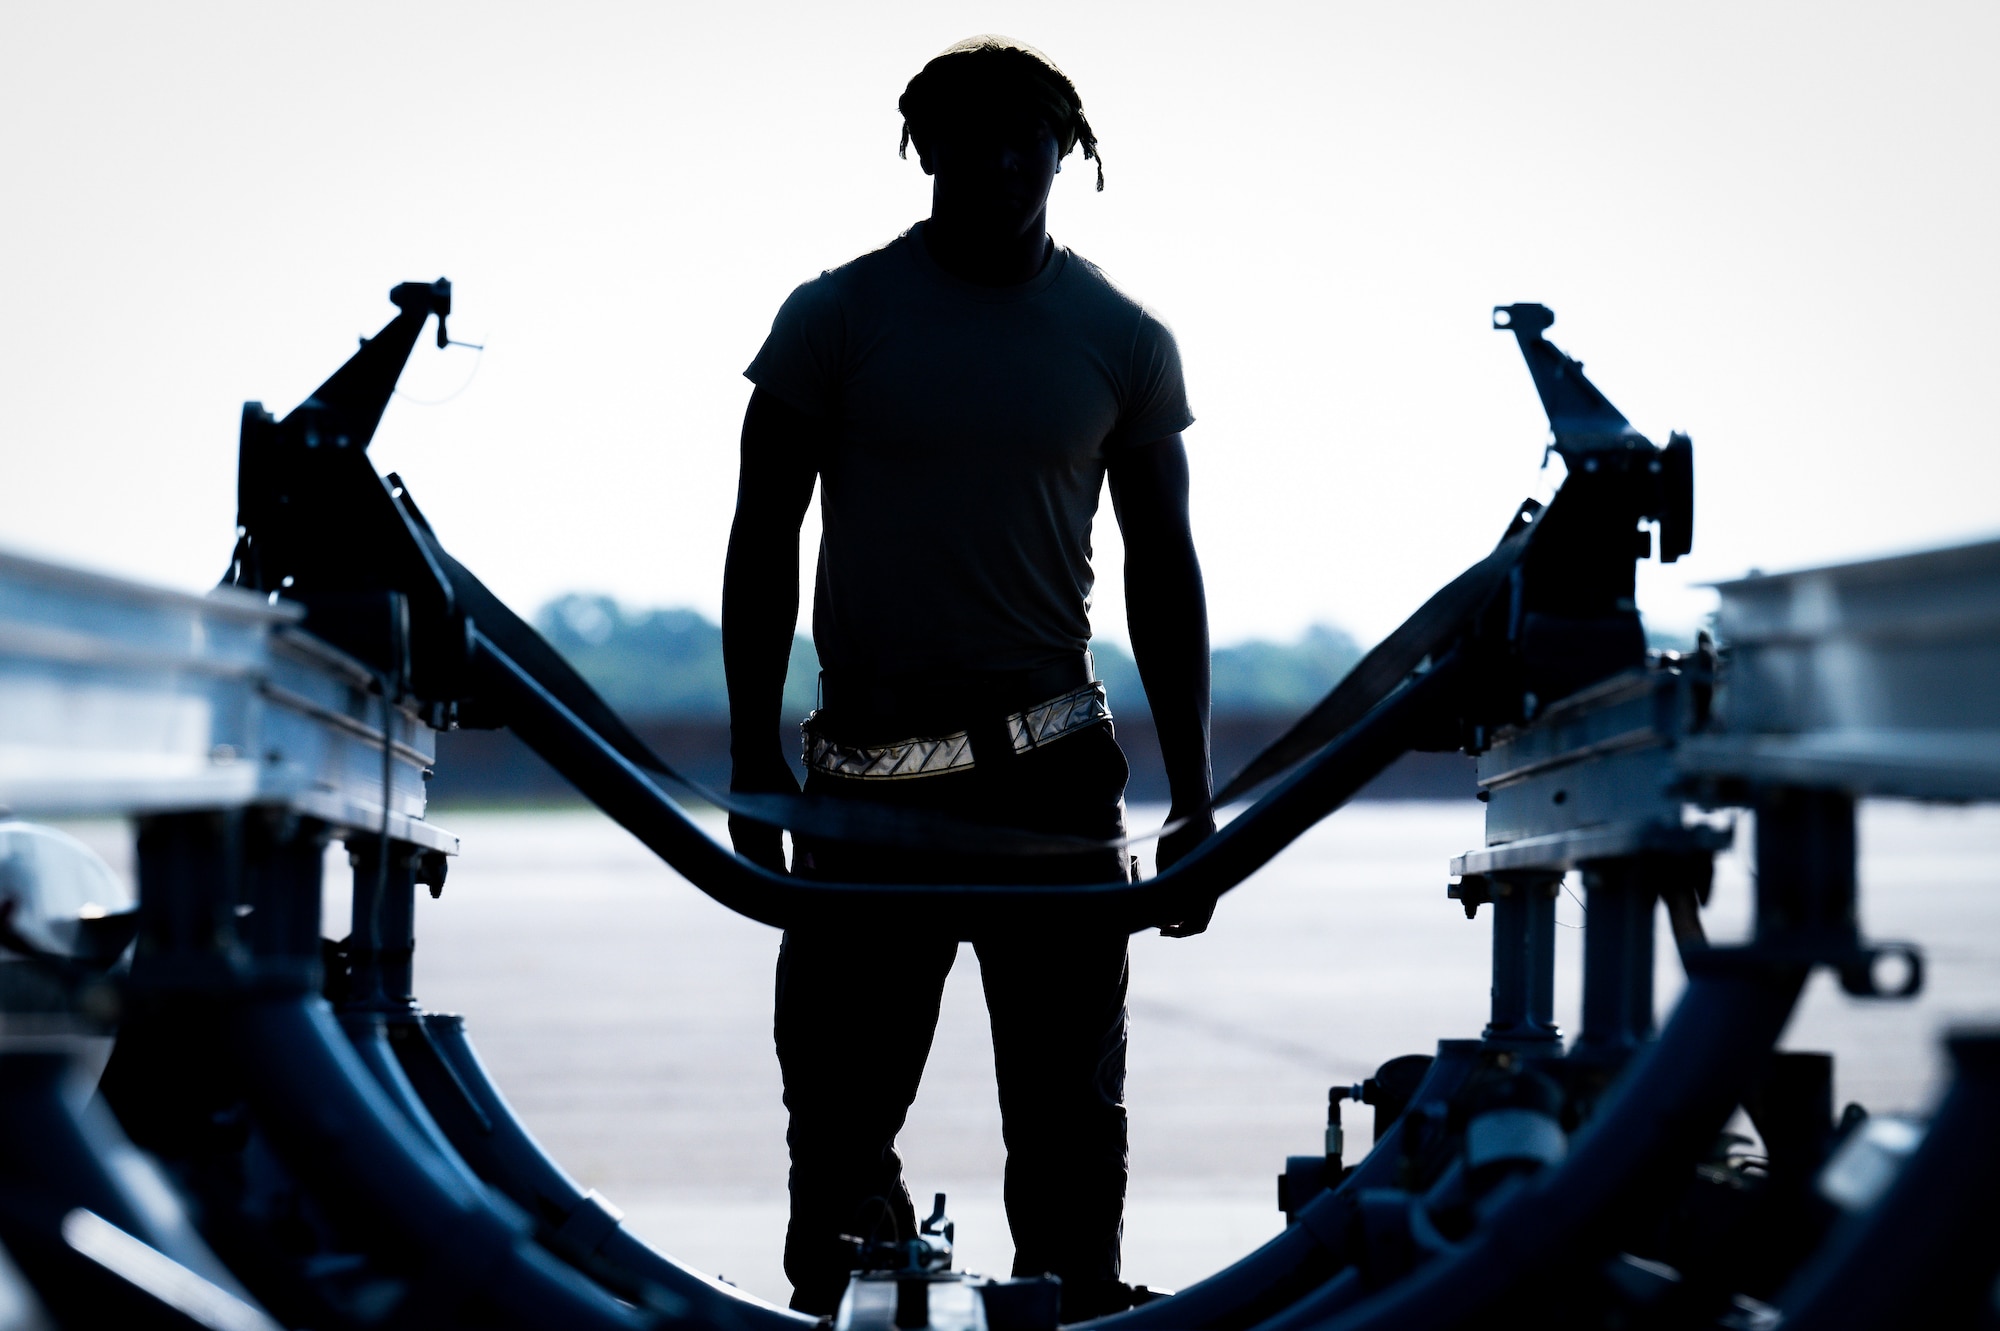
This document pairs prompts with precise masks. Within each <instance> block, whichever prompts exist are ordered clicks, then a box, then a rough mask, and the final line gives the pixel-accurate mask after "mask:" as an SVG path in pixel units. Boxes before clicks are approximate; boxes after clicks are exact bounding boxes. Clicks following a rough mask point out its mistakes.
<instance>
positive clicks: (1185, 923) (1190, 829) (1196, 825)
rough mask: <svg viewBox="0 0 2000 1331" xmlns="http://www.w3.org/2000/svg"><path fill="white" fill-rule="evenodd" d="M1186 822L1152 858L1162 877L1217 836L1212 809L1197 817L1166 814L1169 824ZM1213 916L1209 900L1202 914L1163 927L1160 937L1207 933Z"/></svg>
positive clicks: (1191, 914)
mask: <svg viewBox="0 0 2000 1331" xmlns="http://www.w3.org/2000/svg"><path fill="white" fill-rule="evenodd" d="M1183 819H1185V820H1186V825H1185V826H1183V827H1177V828H1175V829H1174V830H1173V831H1171V832H1169V833H1167V834H1166V835H1165V836H1163V837H1161V838H1160V846H1159V849H1158V850H1157V851H1155V852H1154V856H1153V867H1154V869H1155V870H1156V871H1157V872H1159V873H1165V872H1166V871H1167V870H1168V869H1170V868H1172V867H1173V866H1174V864H1175V862H1176V861H1178V860H1179V859H1180V858H1181V857H1182V856H1184V855H1186V854H1187V853H1188V852H1189V851H1191V850H1193V849H1194V848H1195V847H1196V846H1199V845H1200V844H1201V843H1202V842H1204V841H1206V840H1208V839H1209V838H1210V837H1212V836H1214V835H1215V811H1214V810H1213V809H1203V810H1202V811H1201V812H1200V813H1197V814H1183V813H1182V812H1181V811H1180V810H1179V809H1173V810H1170V811H1169V812H1168V813H1167V821H1168V822H1169V823H1174V822H1180V821H1182V820H1183ZM1214 916H1215V898H1214V897H1209V898H1207V899H1205V900H1204V901H1202V903H1201V907H1200V909H1199V910H1194V911H1190V912H1188V914H1187V915H1186V916H1185V917H1184V918H1182V919H1179V920H1176V921H1174V922H1173V923H1172V924H1163V925H1161V926H1160V933H1161V934H1162V935H1164V936H1165V937H1167V938H1192V937H1193V936H1194V935H1196V934H1198V933H1205V932H1206V931H1207V929H1208V922H1209V920H1211V919H1213V918H1214Z"/></svg>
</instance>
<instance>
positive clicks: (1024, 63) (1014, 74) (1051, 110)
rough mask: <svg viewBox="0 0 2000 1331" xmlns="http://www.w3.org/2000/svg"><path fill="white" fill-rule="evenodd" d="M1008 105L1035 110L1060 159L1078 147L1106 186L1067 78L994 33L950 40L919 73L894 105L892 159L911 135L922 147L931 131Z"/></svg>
mask: <svg viewBox="0 0 2000 1331" xmlns="http://www.w3.org/2000/svg"><path fill="white" fill-rule="evenodd" d="M1009 103H1013V104H1015V105H1018V106H1024V107H1027V108H1029V109H1031V110H1034V111H1036V112H1038V113H1040V114H1041V116H1042V118H1043V119H1045V120H1047V121H1048V122H1049V128H1050V129H1051V130H1052V131H1053V132H1054V133H1055V136H1056V158H1057V160H1058V161H1060V160H1061V159H1062V158H1064V157H1067V156H1069V153H1070V149H1072V148H1075V147H1077V146H1079V145H1081V146H1082V148H1083V156H1084V159H1085V160H1086V161H1092V162H1095V163H1097V188H1098V189H1100V190H1101V189H1103V188H1104V158H1103V157H1102V156H1100V155H1099V153H1098V151H1097V135H1096V133H1095V132H1094V131H1092V129H1091V128H1090V121H1089V120H1087V119H1086V118H1085V117H1084V114H1083V99H1082V98H1081V97H1079V96H1077V93H1076V85H1075V84H1074V83H1071V82H1070V79H1069V75H1067V74H1065V73H1063V72H1062V70H1061V69H1059V68H1058V67H1057V66H1056V62H1055V61H1053V60H1051V59H1049V58H1048V57H1047V56H1046V55H1044V54H1042V53H1041V52H1040V51H1038V50H1036V49H1035V48H1034V47H1032V46H1030V45H1028V44H1027V43H1026V42H1017V41H1015V40H1014V39H1013V38H1011V37H1002V36H999V35H997V34H995V33H985V34H982V35H981V36H978V37H967V38H966V39H965V40H964V41H962V42H953V43H952V44H951V45H950V46H947V47H945V49H944V50H942V51H940V52H938V54H937V55H936V56H935V57H933V58H932V60H931V61H930V63H929V64H927V65H925V66H924V67H923V68H922V69H920V70H918V71H917V75H916V77H915V78H913V79H911V80H910V83H909V86H908V87H906V88H904V89H903V95H902V97H901V98H900V99H899V100H898V101H897V103H896V109H897V110H899V111H901V112H902V113H903V139H902V142H901V143H899V144H898V145H897V147H896V155H897V156H899V157H907V156H908V155H909V148H910V139H911V137H912V136H913V135H914V136H916V137H917V138H918V140H919V142H918V145H917V146H918V147H919V148H921V147H922V146H923V143H922V139H923V138H924V137H925V136H926V135H927V133H928V131H929V128H930V127H933V126H936V125H938V124H940V123H949V122H950V121H952V120H956V119H960V118H962V117H964V116H966V115H968V114H973V113H977V112H980V111H988V110H991V109H993V108H995V107H1000V106H1005V105H1007V104H1009Z"/></svg>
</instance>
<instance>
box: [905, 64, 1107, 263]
mask: <svg viewBox="0 0 2000 1331" xmlns="http://www.w3.org/2000/svg"><path fill="white" fill-rule="evenodd" d="M897 109H899V110H900V111H902V113H903V143H902V147H901V148H899V149H898V151H899V152H906V151H907V149H908V147H909V145H910V144H911V143H912V142H914V143H915V144H916V145H917V156H918V159H919V160H920V161H921V162H922V163H923V168H924V170H925V172H926V173H928V174H929V175H931V176H933V177H934V178H935V179H936V180H937V187H936V189H937V194H938V202H939V204H940V205H942V206H945V207H948V208H950V209H952V211H954V212H955V213H959V214H961V215H965V216H967V218H968V220H970V219H971V218H973V217H977V218H980V219H982V220H985V221H986V222H987V223H988V224H990V225H996V226H1001V227H1009V226H1014V225H1020V224H1024V223H1026V222H1027V221H1029V220H1030V219H1031V218H1034V217H1036V216H1038V215H1040V213H1041V212H1042V209H1043V207H1044V205H1045V204H1046V203H1047V201H1048V194H1049V186H1050V184H1051V183H1052V181H1053V179H1054V176H1055V173H1056V172H1057V171H1058V170H1060V169H1061V165H1060V164H1061V162H1062V159H1063V158H1064V157H1066V156H1068V155H1069V153H1070V150H1071V149H1073V148H1075V147H1076V146H1078V145H1079V144H1081V145H1082V147H1083V155H1084V157H1085V158H1087V159H1090V160H1094V161H1097V162H1098V168H1097V187H1098V188H1099V189H1103V188H1104V166H1103V162H1102V160H1101V159H1099V158H1098V156H1097V136H1096V135H1095V134H1093V133H1092V132H1091V128H1090V122H1089V121H1088V120H1086V119H1085V118H1084V114H1083V101H1082V99H1081V98H1079V97H1078V96H1077V93H1076V85H1074V84H1073V83H1071V82H1070V81H1069V76H1068V75H1066V74H1064V73H1063V72H1062V71H1061V70H1060V69H1058V68H1056V65H1055V62H1054V61H1052V60H1050V59H1049V58H1048V57H1047V56H1045V55H1043V54H1042V53H1041V52H1040V51H1037V50H1036V49H1035V48H1034V47H1032V46H1028V45H1026V44H1025V43H1022V42H1017V41H1014V40H1013V39H1011V38H1007V37H997V36H992V35H987V36H981V37H968V38H967V39H965V40H964V41H962V42H956V43H954V44H953V45H951V46H949V47H946V48H945V50H944V51H943V52H941V53H940V54H939V55H938V56H937V57H936V58H935V59H933V60H932V61H931V62H930V63H929V64H927V65H925V66H924V67H923V69H921V70H920V71H918V73H917V76H916V77H915V78H913V79H911V80H910V84H909V87H907V88H905V89H904V90H903V96H902V99H901V100H900V101H899V102H898V103H897Z"/></svg>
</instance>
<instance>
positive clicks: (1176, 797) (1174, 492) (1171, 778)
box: [1109, 434, 1215, 869]
mask: <svg viewBox="0 0 2000 1331" xmlns="http://www.w3.org/2000/svg"><path fill="white" fill-rule="evenodd" d="M1109 475H1110V481H1111V504H1112V508H1113V510H1114V511H1115V512H1116V513H1117V515H1118V527H1119V530H1121V531H1122V532H1124V534H1125V618H1126V625H1127V627H1128V628H1129V630H1130V632H1131V634H1132V653H1133V655H1134V656H1136V657H1137V658H1138V662H1139V677H1140V678H1141V679H1142V680H1144V681H1145V684H1146V699H1147V701H1148V702H1149V703H1150V704H1151V705H1152V709H1153V724H1154V726H1155V727H1156V728H1157V729H1158V731H1159V736H1160V754H1161V756H1162V757H1163V758H1164V759H1165V761H1166V765H1167V786H1168V789H1169V790H1170V791H1171V792H1172V795H1173V812H1172V813H1171V814H1170V815H1169V817H1170V818H1174V819H1180V818H1185V819H1187V820H1188V825H1187V826H1186V827H1184V828H1182V829H1181V830H1180V831H1178V832H1173V833H1170V834H1169V835H1167V836H1165V837H1162V838H1161V839H1160V849H1159V858H1158V864H1159V867H1160V868H1162V869H1164V868H1166V867H1167V866H1168V865H1170V864H1172V863H1173V862H1174V861H1175V860H1177V859H1179V858H1180V857H1181V856H1183V855H1185V854H1187V852H1188V851H1190V850H1192V849H1194V847H1195V846H1196V845H1198V844H1200V842H1201V841H1202V840H1203V839H1205V838H1206V837H1207V836H1208V835H1209V834H1210V833H1212V832H1214V831H1215V815H1214V812H1213V810H1212V808H1211V806H1210V796H1211V795H1213V793H1214V787H1213V785H1212V776H1211V773H1210V771H1209V765H1208V764H1209V755H1208V598H1207V595H1206V594H1205V593H1204V592H1203V591H1202V585H1201V562H1200V560H1198V559H1197V558H1196V557H1195V552H1194V532H1193V530H1192V528H1191V527H1190V526H1189V524H1188V461H1187V449H1186V447H1185V446H1184V445H1183V444H1182V442H1181V437H1180V435H1178V434H1175V435H1170V436H1168V437H1167V438H1165V439H1161V440H1158V441H1157V442H1154V443H1151V444H1145V445H1141V446H1140V447H1137V448H1130V449H1124V450H1121V451H1119V452H1118V453H1116V454H1114V455H1113V458H1112V461H1111V464H1110V467H1109Z"/></svg>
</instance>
